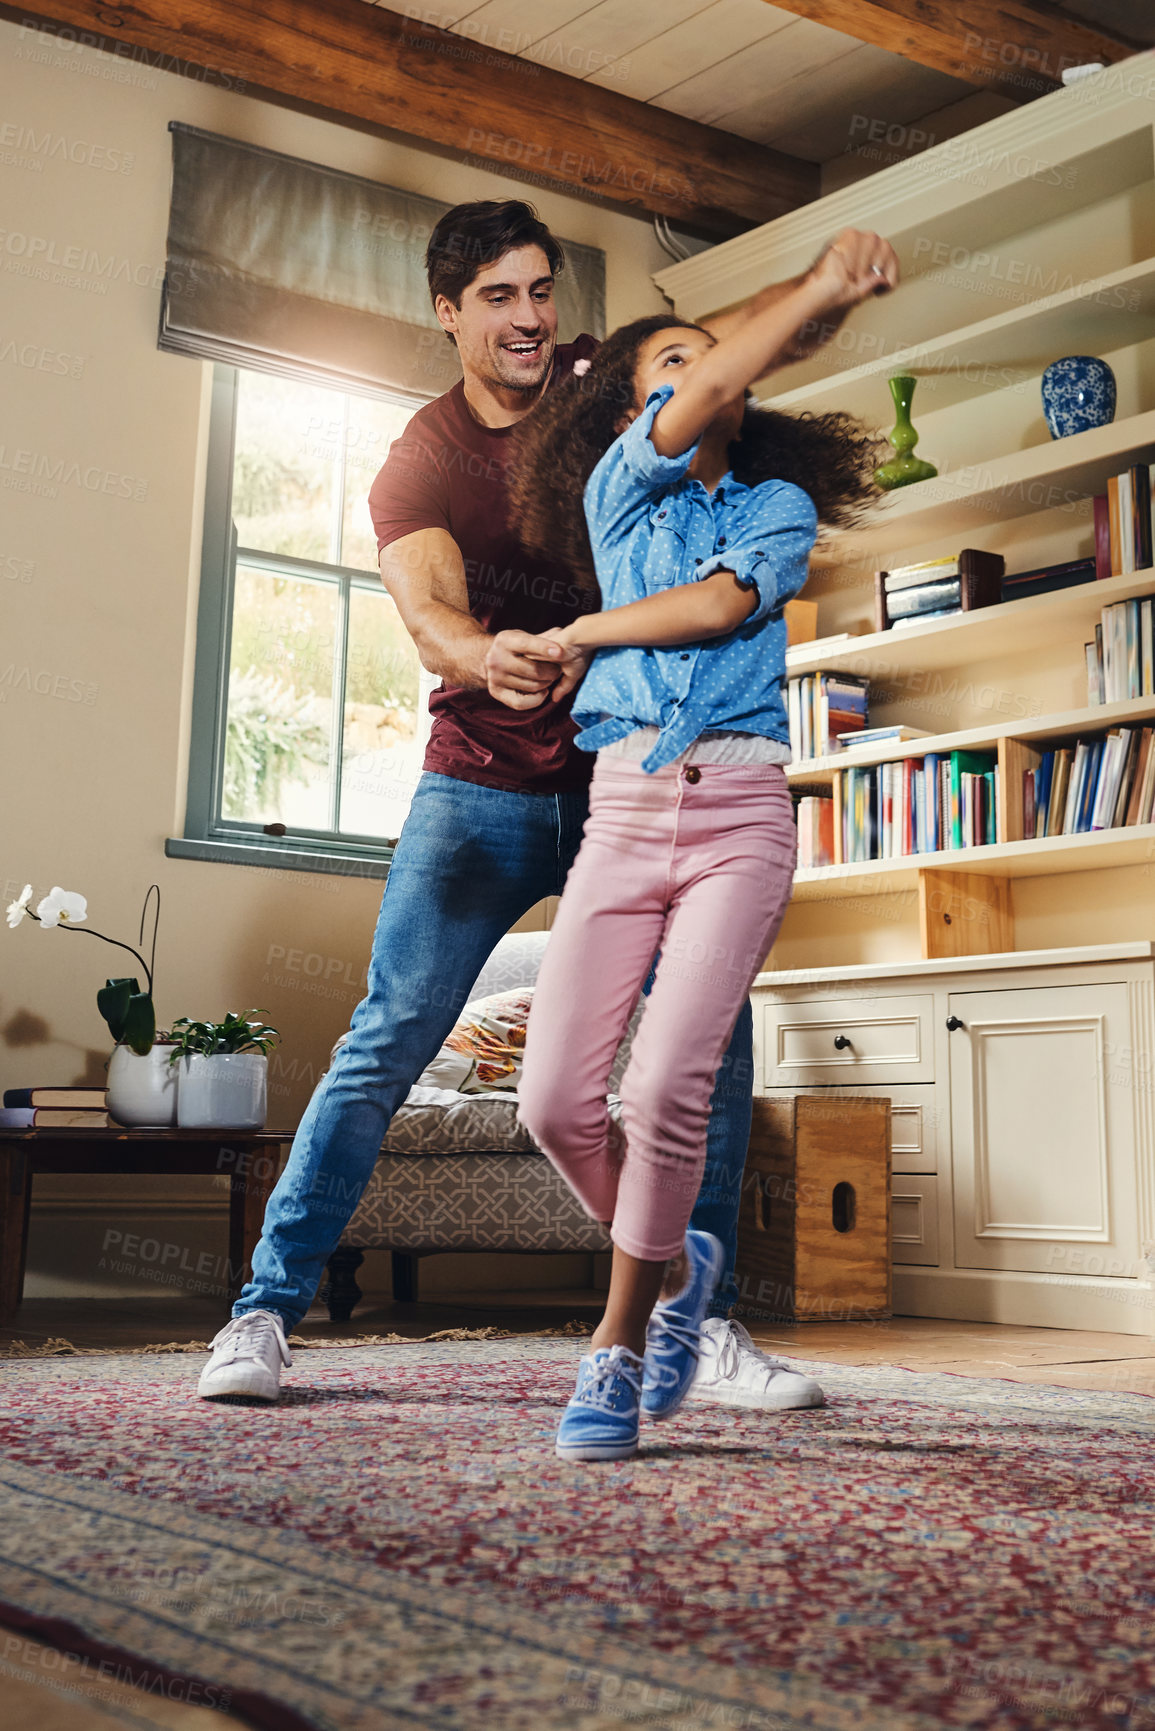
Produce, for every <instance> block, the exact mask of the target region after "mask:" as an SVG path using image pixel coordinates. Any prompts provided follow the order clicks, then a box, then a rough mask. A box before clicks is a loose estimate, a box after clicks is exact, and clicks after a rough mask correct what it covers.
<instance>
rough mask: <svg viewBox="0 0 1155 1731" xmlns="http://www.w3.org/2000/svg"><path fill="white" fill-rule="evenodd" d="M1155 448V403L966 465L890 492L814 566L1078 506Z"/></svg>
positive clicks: (833, 539)
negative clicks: (1085, 428) (1100, 424)
mask: <svg viewBox="0 0 1155 1731" xmlns="http://www.w3.org/2000/svg"><path fill="white" fill-rule="evenodd" d="M1153 447H1155V409H1148V410H1146V411H1145V412H1144V413H1143V414H1141V415H1130V416H1128V417H1127V419H1126V420H1123V421H1112V422H1111V424H1110V425H1109V426H1106V427H1092V428H1091V429H1090V431H1089V432H1086V433H1072V434H1071V436H1070V437H1069V438H1066V439H1054V440H1052V441H1051V443H1050V444H1046V445H1031V446H1030V447H1029V448H1028V449H1027V450H1025V451H1010V452H1007V453H1006V454H1005V455H1001V456H998V457H994V458H991V459H990V460H989V461H988V462H985V463H970V464H967V465H966V466H965V467H963V468H961V469H955V470H952V471H950V473H948V474H945V475H938V476H937V477H936V478H935V479H934V480H931V481H918V482H916V483H915V484H914V486H912V487H901V488H899V489H898V491H897V492H894V493H889V494H887V495H886V496H885V497H884V498H883V500H882V502H881V504H880V505H879V507H878V509H877V511H876V512H875V514H874V515H873V516H872V517H871V518H870V520H869V521H868V522H867V523H866V524H864V525H863V526H862V527H861V528H858V529H846V530H843V531H841V532H840V533H839V534H836V535H830V536H828V537H826V538H825V539H824V540H821V541H819V543H818V545H817V546H816V547H815V549H814V552H813V553H812V554H811V564H812V565H813V566H814V567H815V568H816V569H818V570H822V569H828V568H829V567H831V566H838V565H843V564H847V563H857V562H860V561H861V560H862V558H863V557H864V556H868V557H870V558H875V557H877V556H880V555H882V554H883V553H889V552H893V551H895V550H902V549H906V548H911V547H921V546H923V545H924V544H925V543H929V542H932V541H939V540H943V539H945V538H946V537H947V536H951V537H955V538H959V537H964V536H968V535H971V534H972V533H973V531H974V530H976V529H982V528H984V527H985V528H997V527H998V526H999V525H1000V524H1002V523H1005V522H1007V521H1009V520H1010V519H1012V518H1015V517H1027V516H1031V515H1033V514H1034V513H1036V512H1039V511H1053V510H1056V509H1060V508H1063V507H1066V506H1074V505H1076V504H1078V503H1079V502H1080V501H1081V500H1083V499H1086V498H1089V497H1090V496H1091V494H1092V493H1103V492H1105V491H1106V488H1107V480H1108V478H1109V477H1110V476H1111V475H1116V474H1118V473H1119V471H1120V470H1121V469H1125V468H1127V467H1128V466H1129V465H1130V464H1131V463H1132V462H1137V461H1139V460H1140V459H1141V458H1142V457H1143V456H1144V454H1145V453H1147V452H1149V451H1150V450H1151V449H1152V448H1153ZM963 544H965V543H963ZM1036 599H1037V597H1036ZM912 629H915V628H912ZM904 635H905V633H904Z"/></svg>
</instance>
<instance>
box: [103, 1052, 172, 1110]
mask: <svg viewBox="0 0 1155 1731" xmlns="http://www.w3.org/2000/svg"><path fill="white" fill-rule="evenodd" d="M172 1052H173V1048H172V1047H171V1045H169V1046H163V1045H156V1046H154V1047H153V1048H152V1051H151V1052H146V1053H145V1054H144V1056H143V1057H142V1056H141V1055H140V1053H139V1052H133V1051H131V1050H130V1049H129V1047H128V1046H117V1047H116V1049H115V1051H114V1052H113V1054H112V1057H111V1058H110V1059H109V1060H108V1110H109V1113H110V1115H111V1116H112V1117H113V1118H115V1119H116V1122H117V1123H118V1124H124V1125H126V1126H127V1127H128V1128H129V1129H134V1128H149V1129H153V1128H155V1129H167V1128H168V1127H169V1126H170V1125H172V1124H175V1123H176V1097H177V1083H176V1066H175V1065H174V1064H170V1063H169V1059H170V1058H171V1057H172Z"/></svg>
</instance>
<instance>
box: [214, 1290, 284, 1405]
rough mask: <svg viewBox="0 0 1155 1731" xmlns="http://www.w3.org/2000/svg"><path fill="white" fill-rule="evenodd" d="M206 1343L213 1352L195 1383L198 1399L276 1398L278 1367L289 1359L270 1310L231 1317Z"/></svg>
mask: <svg viewBox="0 0 1155 1731" xmlns="http://www.w3.org/2000/svg"><path fill="white" fill-rule="evenodd" d="M210 1344H211V1346H212V1349H213V1355H212V1357H211V1358H210V1359H209V1361H208V1363H207V1364H206V1365H205V1367H204V1369H203V1370H202V1371H201V1379H200V1381H199V1382H198V1383H197V1393H198V1394H199V1395H200V1396H201V1399H202V1400H276V1398H277V1396H278V1394H279V1393H280V1392H281V1366H282V1365H283V1364H292V1362H293V1360H292V1355H291V1354H290V1352H289V1349H288V1347H287V1346H286V1344H285V1325H284V1323H283V1322H282V1321H281V1319H280V1317H279V1316H277V1315H276V1313H275V1312H274V1311H271V1310H250V1311H247V1312H246V1314H245V1315H244V1316H234V1318H233V1320H232V1321H231V1322H229V1323H226V1324H225V1326H224V1328H222V1329H221V1331H220V1333H219V1334H218V1335H217V1336H216V1337H215V1339H214V1340H213V1341H212V1342H211V1343H210Z"/></svg>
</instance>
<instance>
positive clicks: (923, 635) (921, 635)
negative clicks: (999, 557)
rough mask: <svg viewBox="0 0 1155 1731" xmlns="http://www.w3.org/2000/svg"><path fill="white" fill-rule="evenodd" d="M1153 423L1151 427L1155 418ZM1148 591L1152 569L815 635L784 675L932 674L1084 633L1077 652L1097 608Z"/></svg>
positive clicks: (790, 657) (790, 653) (1154, 585)
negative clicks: (891, 624) (915, 620)
mask: <svg viewBox="0 0 1155 1731" xmlns="http://www.w3.org/2000/svg"><path fill="white" fill-rule="evenodd" d="M1150 419H1151V422H1152V426H1153V428H1155V413H1153V414H1152V415H1151V417H1150ZM1088 436H1089V435H1087V434H1084V435H1083V437H1088ZM1153 592H1155V567H1148V568H1147V569H1146V570H1143V571H1133V572H1131V573H1130V574H1129V575H1128V576H1126V577H1105V578H1103V580H1102V581H1101V582H1090V583H1080V584H1078V585H1077V587H1076V588H1074V589H1059V590H1056V591H1055V592H1054V593H1053V594H1051V595H1026V596H1024V597H1023V599H1022V600H1021V601H1002V602H1000V603H998V605H997V606H994V607H980V608H978V609H977V610H976V611H975V612H973V613H954V614H952V615H951V616H950V618H949V619H937V620H928V621H927V623H926V624H925V625H908V626H905V627H904V628H902V629H901V630H895V629H893V628H892V629H891V630H890V631H872V632H870V633H869V635H867V636H864V637H847V638H835V639H832V640H831V639H827V640H826V642H827V645H828V646H826V647H824V643H823V640H822V639H821V638H819V639H817V640H816V641H815V642H813V643H800V644H798V645H797V647H796V648H794V649H788V650H787V651H786V675H787V678H793V677H794V676H795V674H799V673H817V672H822V673H864V674H866V675H867V677H868V678H874V679H878V680H883V679H894V678H898V677H901V675H902V674H903V673H904V672H909V673H918V672H934V671H936V670H938V669H940V668H944V667H962V666H965V665H967V664H968V663H970V662H980V661H981V662H988V661H996V660H1001V659H1002V658H1003V657H1004V656H1008V655H1016V654H1022V653H1024V652H1026V653H1029V652H1030V651H1031V650H1033V649H1035V648H1038V647H1039V646H1040V645H1041V644H1044V643H1056V642H1059V641H1061V640H1062V639H1063V638H1067V637H1069V638H1072V640H1073V639H1074V634H1075V633H1076V632H1077V631H1081V632H1082V633H1083V635H1082V636H1081V637H1080V638H1079V644H1080V647H1081V646H1082V644H1084V643H1086V642H1088V641H1089V639H1090V637H1091V636H1093V635H1094V630H1095V626H1096V624H1097V623H1098V621H1099V612H1100V609H1101V608H1103V607H1107V606H1110V605H1111V604H1112V603H1113V602H1116V601H1130V600H1131V599H1132V598H1133V597H1134V596H1137V595H1150V594H1152V593H1153ZM1103 707H1106V705H1104V706H1103Z"/></svg>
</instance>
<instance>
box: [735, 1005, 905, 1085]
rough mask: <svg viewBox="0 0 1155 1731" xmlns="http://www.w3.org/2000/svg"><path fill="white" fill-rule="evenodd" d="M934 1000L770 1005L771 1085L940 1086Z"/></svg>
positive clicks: (767, 1054) (766, 1041) (766, 1050)
mask: <svg viewBox="0 0 1155 1731" xmlns="http://www.w3.org/2000/svg"><path fill="white" fill-rule="evenodd" d="M933 1008H934V999H933V998H930V997H917V998H915V997H902V998H842V999H840V998H823V999H806V1000H803V1001H802V1002H801V1003H795V1004H782V1003H777V1004H767V1005H766V1008H765V1012H764V1022H763V1046H762V1050H763V1054H764V1065H765V1080H764V1086H765V1087H766V1088H767V1089H771V1088H797V1087H805V1086H807V1085H813V1084H815V1083H827V1084H829V1083H837V1084H840V1085H841V1084H843V1083H846V1082H933V1080H934V1039H933V1035H932V1031H931V1029H932V1012H933Z"/></svg>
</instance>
